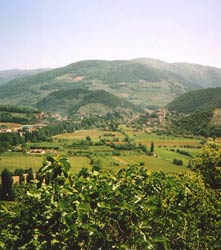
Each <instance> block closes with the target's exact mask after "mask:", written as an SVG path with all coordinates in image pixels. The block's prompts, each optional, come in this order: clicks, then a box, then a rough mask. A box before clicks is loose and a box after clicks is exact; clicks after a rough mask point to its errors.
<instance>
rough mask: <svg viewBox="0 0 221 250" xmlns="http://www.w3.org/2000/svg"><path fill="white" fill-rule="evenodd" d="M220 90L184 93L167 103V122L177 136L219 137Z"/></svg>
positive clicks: (220, 132)
mask: <svg viewBox="0 0 221 250" xmlns="http://www.w3.org/2000/svg"><path fill="white" fill-rule="evenodd" d="M220 107H221V88H213V89H212V88H209V89H201V90H196V91H191V92H188V93H185V94H183V95H181V96H180V97H178V98H177V99H175V100H174V101H172V102H171V103H169V104H168V105H167V108H168V110H169V111H173V112H172V113H168V115H167V121H168V124H169V125H170V130H171V131H172V132H173V133H176V134H177V133H178V134H194V135H203V136H221V129H220V128H221V122H220V120H221V119H220Z"/></svg>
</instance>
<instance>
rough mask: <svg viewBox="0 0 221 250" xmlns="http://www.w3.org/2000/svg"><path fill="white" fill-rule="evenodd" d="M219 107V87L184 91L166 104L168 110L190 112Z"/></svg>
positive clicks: (220, 100)
mask: <svg viewBox="0 0 221 250" xmlns="http://www.w3.org/2000/svg"><path fill="white" fill-rule="evenodd" d="M218 107H221V88H209V89H200V90H196V91H191V92H188V93H185V94H183V95H181V96H180V97H178V98H177V99H175V100H174V101H172V102H171V103H169V104H168V105H167V108H168V110H170V111H178V112H183V113H190V112H194V111H202V110H212V109H214V108H218Z"/></svg>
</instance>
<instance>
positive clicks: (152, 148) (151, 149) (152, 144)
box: [150, 142, 154, 153]
mask: <svg viewBox="0 0 221 250" xmlns="http://www.w3.org/2000/svg"><path fill="white" fill-rule="evenodd" d="M150 152H151V153H153V152H154V143H153V142H151V145H150Z"/></svg>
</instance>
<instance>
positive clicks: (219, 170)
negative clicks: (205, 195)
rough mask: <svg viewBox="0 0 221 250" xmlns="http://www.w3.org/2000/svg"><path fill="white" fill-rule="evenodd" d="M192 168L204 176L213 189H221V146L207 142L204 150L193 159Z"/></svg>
mask: <svg viewBox="0 0 221 250" xmlns="http://www.w3.org/2000/svg"><path fill="white" fill-rule="evenodd" d="M190 167H191V169H193V170H194V171H196V172H197V173H200V174H201V175H202V176H203V179H204V181H205V183H207V184H208V185H209V186H210V187H211V188H213V189H221V148H220V147H219V146H217V145H215V144H207V145H205V146H204V148H203V152H202V153H201V154H200V155H199V156H198V157H196V158H194V159H192V161H191V164H190Z"/></svg>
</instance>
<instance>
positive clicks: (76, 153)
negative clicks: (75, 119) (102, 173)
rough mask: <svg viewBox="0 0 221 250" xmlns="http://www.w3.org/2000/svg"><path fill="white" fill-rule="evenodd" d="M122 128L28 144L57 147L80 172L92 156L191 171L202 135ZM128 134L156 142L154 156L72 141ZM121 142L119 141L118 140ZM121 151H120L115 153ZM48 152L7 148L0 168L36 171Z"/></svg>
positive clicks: (111, 163) (108, 162)
mask: <svg viewBox="0 0 221 250" xmlns="http://www.w3.org/2000/svg"><path fill="white" fill-rule="evenodd" d="M120 128H121V132H113V131H100V130H95V129H93V130H79V131H76V132H75V133H69V134H68V133H67V134H61V135H58V136H55V137H54V138H53V139H54V140H53V141H52V142H42V143H29V144H28V147H58V148H59V149H58V150H55V154H59V155H61V156H63V157H67V158H68V159H69V162H70V163H71V166H72V167H71V172H73V173H76V172H79V171H80V169H81V168H83V167H87V168H88V167H89V168H90V167H91V160H92V161H95V162H99V165H100V166H101V167H102V168H104V169H111V170H113V171H117V170H119V169H120V168H123V167H126V166H128V165H140V164H142V165H144V166H145V167H147V168H148V169H149V170H151V171H164V172H180V171H189V169H188V168H186V166H187V165H188V162H189V160H190V159H191V158H192V157H194V156H196V155H197V154H198V153H199V152H200V150H201V149H200V147H201V144H200V139H198V138H193V139H190V138H182V137H172V136H159V135H156V134H148V133H146V132H145V131H139V132H137V131H133V128H128V127H126V126H120ZM125 135H127V136H129V138H130V139H131V140H132V143H136V145H138V144H140V143H141V144H144V145H146V146H147V149H150V144H151V142H154V156H148V155H145V154H143V153H142V152H140V153H138V152H139V151H137V150H129V151H128V150H114V149H113V148H111V147H110V146H108V144H107V145H100V146H93V145H80V144H79V145H72V144H73V142H76V141H81V140H85V138H86V137H87V136H90V137H91V139H92V142H94V143H96V142H98V141H99V140H100V139H106V140H110V141H113V140H114V139H115V138H119V140H120V143H121V141H123V139H124V138H125ZM116 143H118V142H116ZM177 150H182V151H185V152H189V153H191V155H192V157H191V156H187V155H183V154H180V153H179V152H177ZM113 152H115V153H116V152H118V154H119V155H113ZM45 157H46V155H45V154H27V153H26V154H25V153H18V152H5V153H3V154H1V155H0V171H2V169H3V168H8V169H9V170H11V171H13V170H15V169H16V168H30V167H32V168H33V171H34V172H35V171H37V170H38V169H39V167H40V166H41V165H42V162H43V160H44V159H45ZM175 158H176V159H179V160H182V161H183V165H182V166H177V165H174V164H173V163H172V162H173V159H175Z"/></svg>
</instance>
